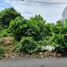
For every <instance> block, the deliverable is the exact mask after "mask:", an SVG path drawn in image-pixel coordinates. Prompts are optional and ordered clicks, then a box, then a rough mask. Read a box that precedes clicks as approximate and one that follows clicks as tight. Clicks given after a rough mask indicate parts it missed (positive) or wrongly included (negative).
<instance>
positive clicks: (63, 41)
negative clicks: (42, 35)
mask: <svg viewBox="0 0 67 67" xmlns="http://www.w3.org/2000/svg"><path fill="white" fill-rule="evenodd" d="M55 42H56V43H57V44H58V46H57V47H56V50H57V51H58V52H60V53H67V35H66V34H65V35H64V34H59V35H58V36H57V38H56V40H55Z"/></svg>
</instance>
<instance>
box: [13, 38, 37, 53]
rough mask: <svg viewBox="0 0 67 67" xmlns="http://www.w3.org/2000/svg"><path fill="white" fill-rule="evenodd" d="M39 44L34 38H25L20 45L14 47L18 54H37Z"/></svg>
mask: <svg viewBox="0 0 67 67" xmlns="http://www.w3.org/2000/svg"><path fill="white" fill-rule="evenodd" d="M37 49H38V47H37V43H36V42H35V41H34V40H33V39H32V37H23V38H22V39H21V41H20V44H18V45H16V46H15V47H14V50H15V51H16V52H24V53H34V52H37Z"/></svg>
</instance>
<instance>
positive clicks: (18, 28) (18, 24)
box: [8, 17, 26, 41]
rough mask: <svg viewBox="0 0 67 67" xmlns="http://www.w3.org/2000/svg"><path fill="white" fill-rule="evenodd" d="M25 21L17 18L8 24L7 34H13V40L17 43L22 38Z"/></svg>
mask: <svg viewBox="0 0 67 67" xmlns="http://www.w3.org/2000/svg"><path fill="white" fill-rule="evenodd" d="M25 23H26V20H25V19H24V18H23V17H17V18H16V19H15V20H12V21H11V22H10V25H9V28H8V32H10V33H13V35H14V36H15V38H16V39H17V40H18V41H19V40H20V39H21V37H22V36H23V33H22V32H23V30H22V29H23V27H25V26H26V25H25Z"/></svg>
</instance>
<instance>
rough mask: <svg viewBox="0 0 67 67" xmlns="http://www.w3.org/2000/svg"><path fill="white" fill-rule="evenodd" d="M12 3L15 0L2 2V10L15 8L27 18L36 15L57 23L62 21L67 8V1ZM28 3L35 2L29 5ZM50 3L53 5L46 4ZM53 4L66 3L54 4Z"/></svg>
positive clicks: (0, 6) (39, 0)
mask: <svg viewBox="0 0 67 67" xmlns="http://www.w3.org/2000/svg"><path fill="white" fill-rule="evenodd" d="M6 1H7V2H6ZM12 1H13V0H0V10H3V9H5V8H9V7H11V6H13V7H14V9H15V10H16V11H17V12H19V13H21V15H22V16H24V17H25V18H28V17H32V16H35V15H36V14H40V15H41V16H42V17H44V19H46V21H48V22H56V21H57V20H59V19H61V18H62V13H63V10H64V8H65V7H66V6H67V4H65V3H66V2H67V0H25V2H19V1H18V0H17V1H18V2H17V1H15V2H14V1H13V2H12ZM28 1H34V2H30V3H29V2H28ZM48 1H49V2H52V4H51V3H45V2H48ZM37 2H39V3H37ZM53 2H54V3H64V2H65V3H64V4H53ZM9 4H10V5H11V6H10V5H9ZM32 7H33V8H32Z"/></svg>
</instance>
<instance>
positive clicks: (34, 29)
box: [8, 17, 48, 40]
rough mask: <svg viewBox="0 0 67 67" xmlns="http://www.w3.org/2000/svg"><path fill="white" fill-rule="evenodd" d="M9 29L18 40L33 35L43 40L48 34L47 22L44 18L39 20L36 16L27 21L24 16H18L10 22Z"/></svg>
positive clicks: (36, 38)
mask: <svg viewBox="0 0 67 67" xmlns="http://www.w3.org/2000/svg"><path fill="white" fill-rule="evenodd" d="M8 29H9V31H10V32H12V33H13V34H14V36H15V37H16V39H18V40H20V39H21V37H24V36H25V37H27V36H32V37H33V38H34V39H35V40H41V39H43V38H44V37H46V36H47V34H48V31H47V29H46V27H45V22H44V21H43V20H42V21H41V20H40V21H39V20H37V19H36V18H32V19H30V20H27V21H26V20H25V19H24V18H23V17H17V18H16V19H15V20H12V21H11V22H10V25H9V28H8ZM18 35H19V36H18Z"/></svg>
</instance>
